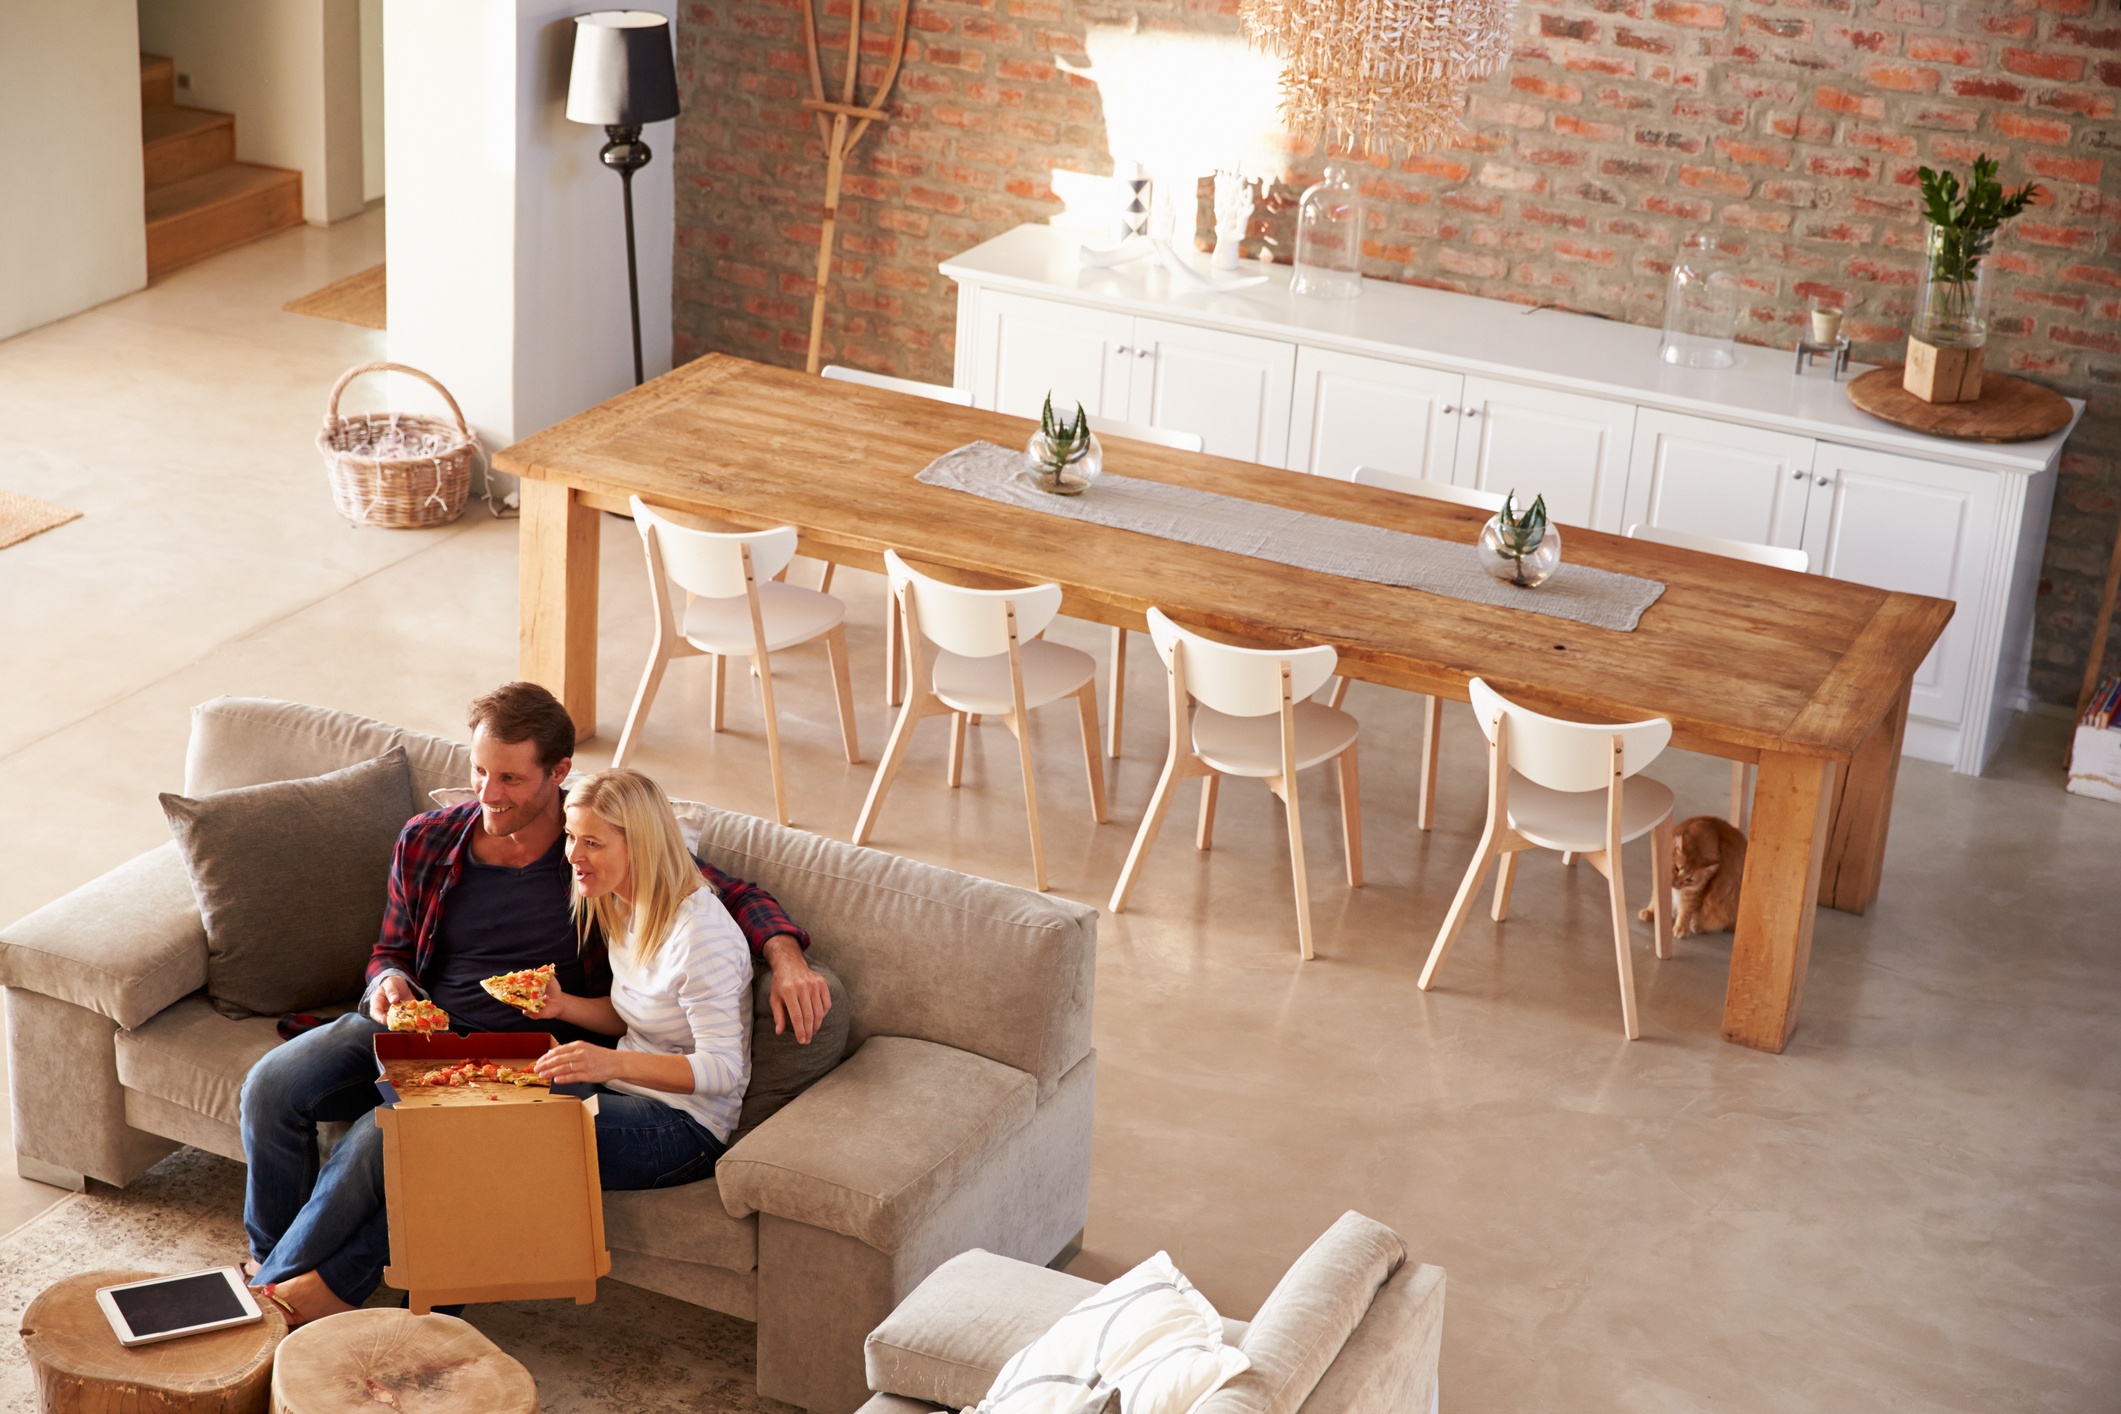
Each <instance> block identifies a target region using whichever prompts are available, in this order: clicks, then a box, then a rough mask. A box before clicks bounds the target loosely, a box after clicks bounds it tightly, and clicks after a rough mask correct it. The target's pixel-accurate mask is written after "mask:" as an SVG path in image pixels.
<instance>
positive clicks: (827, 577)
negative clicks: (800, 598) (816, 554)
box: [817, 560, 839, 594]
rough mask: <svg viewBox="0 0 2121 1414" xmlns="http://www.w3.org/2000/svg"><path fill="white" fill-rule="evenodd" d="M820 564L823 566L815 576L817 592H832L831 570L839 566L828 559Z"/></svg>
mask: <svg viewBox="0 0 2121 1414" xmlns="http://www.w3.org/2000/svg"><path fill="white" fill-rule="evenodd" d="M822 565H823V568H822V569H821V570H820V571H819V573H818V577H817V592H818V593H820V594H830V593H831V592H832V572H833V571H834V570H836V569H838V568H839V566H838V565H836V564H834V563H832V561H830V560H825V561H822Z"/></svg>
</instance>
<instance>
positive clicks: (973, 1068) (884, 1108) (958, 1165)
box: [714, 1036, 1038, 1252]
mask: <svg viewBox="0 0 2121 1414" xmlns="http://www.w3.org/2000/svg"><path fill="white" fill-rule="evenodd" d="M1037 1105H1038V1082H1037V1081H1035V1080H1034V1079H1032V1077H1031V1076H1030V1075H1028V1074H1026V1073H1025V1072H1023V1071H1021V1070H1017V1069H1015V1068H1014V1067H1011V1066H1006V1065H1003V1064H1001V1063H1000V1062H999V1061H991V1060H988V1059H987V1058H986V1057H984V1056H976V1055H973V1054H972V1053H971V1052H970V1051H960V1050H958V1049H956V1048H955V1047H952V1046H939V1045H937V1044H936V1043H935V1042H933V1041H916V1040H913V1039H911V1038H908V1037H905V1036H874V1037H871V1038H870V1039H869V1040H868V1041H867V1042H865V1043H864V1044H863V1046H862V1048H861V1049H860V1050H858V1051H856V1052H855V1053H854V1054H853V1055H852V1056H850V1057H848V1058H847V1060H846V1061H844V1062H842V1063H841V1065H840V1066H839V1068H838V1069H836V1070H834V1071H833V1072H832V1073H831V1074H829V1075H827V1076H826V1077H825V1078H824V1079H822V1080H820V1081H818V1083H817V1084H815V1085H813V1086H811V1087H810V1088H809V1089H808V1090H805V1091H804V1092H803V1093H802V1094H800V1095H798V1096H797V1097H796V1098H795V1099H794V1100H792V1101H791V1102H789V1104H788V1106H787V1107H786V1108H785V1109H783V1110H781V1112H780V1113H779V1114H776V1115H775V1116H774V1117H773V1118H771V1119H769V1120H767V1121H766V1122H765V1123H764V1124H762V1125H760V1126H759V1127H758V1128H757V1129H755V1130H753V1131H752V1132H751V1133H750V1134H749V1135H747V1136H746V1137H745V1138H744V1139H743V1141H742V1142H740V1143H739V1144H737V1145H736V1146H735V1147H734V1148H732V1149H731V1150H730V1151H729V1152H728V1153H727V1154H724V1155H723V1156H722V1160H721V1162H720V1163H719V1164H717V1165H716V1166H715V1171H714V1176H715V1182H716V1184H717V1185H718V1186H719V1187H720V1188H721V1190H722V1204H723V1206H724V1207H726V1208H728V1210H729V1214H730V1216H731V1217H737V1218H742V1217H746V1216H748V1215H749V1214H751V1213H755V1212H757V1213H771V1214H772V1215H774V1216H775V1217H779V1218H786V1219H788V1220H790V1221H792V1222H799V1223H806V1224H808V1225H809V1226H811V1227H818V1228H824V1229H826V1230H828V1231H831V1232H837V1233H840V1234H842V1235H843V1236H847V1237H852V1238H854V1239H856V1240H857V1241H860V1242H865V1243H867V1244H869V1245H870V1246H871V1247H874V1248H876V1249H877V1250H878V1251H880V1252H896V1251H897V1250H898V1249H899V1248H900V1246H901V1245H902V1244H903V1243H904V1241H905V1239H906V1237H907V1236H908V1234H910V1233H911V1232H913V1230H914V1229H915V1228H916V1227H917V1226H918V1225H919V1224H920V1222H921V1220H922V1219H923V1218H925V1217H927V1216H928V1214H930V1213H932V1212H933V1211H935V1209H936V1207H937V1206H938V1205H939V1204H941V1203H942V1201H943V1200H944V1199H945V1198H947V1197H948V1196H949V1195H950V1193H951V1192H952V1190H954V1189H955V1188H956V1187H957V1186H958V1185H959V1184H960V1183H961V1182H962V1181H963V1180H964V1179H965V1177H966V1176H967V1175H969V1174H971V1173H973V1172H976V1171H977V1170H978V1168H979V1166H980V1165H981V1164H982V1163H983V1162H985V1161H986V1159H987V1158H988V1156H989V1155H990V1154H991V1153H992V1152H993V1151H994V1150H995V1149H996V1148H997V1147H998V1146H999V1145H1000V1144H1001V1142H1002V1141H1003V1140H1004V1139H1006V1138H1008V1137H1009V1136H1010V1135H1011V1134H1013V1133H1015V1132H1016V1131H1017V1130H1018V1129H1020V1128H1022V1127H1023V1126H1024V1125H1025V1124H1026V1123H1027V1122H1029V1120H1030V1118H1031V1115H1032V1112H1033V1111H1034V1110H1035V1109H1036V1108H1037Z"/></svg>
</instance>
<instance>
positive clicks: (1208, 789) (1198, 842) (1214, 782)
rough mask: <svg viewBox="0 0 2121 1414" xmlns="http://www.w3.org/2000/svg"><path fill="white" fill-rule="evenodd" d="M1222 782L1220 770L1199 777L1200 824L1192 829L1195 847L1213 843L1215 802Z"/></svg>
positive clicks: (1210, 846) (1212, 845)
mask: <svg viewBox="0 0 2121 1414" xmlns="http://www.w3.org/2000/svg"><path fill="white" fill-rule="evenodd" d="M1222 784H1223V778H1222V775H1221V773H1220V772H1215V771H1211V772H1209V773H1208V774H1207V775H1206V776H1204V777H1202V778H1201V783H1200V824H1199V825H1198V826H1196V827H1195V828H1194V831H1193V844H1194V847H1195V848H1198V849H1212V848H1213V847H1214V845H1215V802H1216V800H1217V799H1218V798H1219V797H1220V796H1221V794H1222Z"/></svg>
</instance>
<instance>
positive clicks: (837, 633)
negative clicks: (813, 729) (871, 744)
mask: <svg viewBox="0 0 2121 1414" xmlns="http://www.w3.org/2000/svg"><path fill="white" fill-rule="evenodd" d="M825 574H826V577H827V578H830V577H831V574H832V561H830V560H827V561H825ZM825 656H826V657H827V658H828V659H830V660H831V662H832V696H833V699H834V700H835V701H836V702H838V703H839V709H840V745H842V746H844V747H845V748H846V749H847V764H848V765H850V766H859V765H861V764H862V743H861V741H860V739H859V738H858V737H857V736H856V734H855V728H854V684H853V683H852V682H851V681H849V680H848V676H847V625H845V624H835V625H834V626H833V629H832V632H830V633H828V634H826V635H825Z"/></svg>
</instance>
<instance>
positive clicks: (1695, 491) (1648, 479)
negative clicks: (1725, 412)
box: [1620, 408, 1813, 548]
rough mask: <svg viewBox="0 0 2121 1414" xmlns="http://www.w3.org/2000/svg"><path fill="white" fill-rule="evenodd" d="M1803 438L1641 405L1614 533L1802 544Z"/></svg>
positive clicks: (1808, 464) (1807, 481)
mask: <svg viewBox="0 0 2121 1414" xmlns="http://www.w3.org/2000/svg"><path fill="white" fill-rule="evenodd" d="M1812 454H1813V444H1812V439H1811V438H1809V437H1793V436H1791V435H1790V434H1789V433H1787V432H1763V431H1761V430H1760V429H1758V428H1754V427H1736V426H1733V425H1732V424H1730V423H1727V422H1713V421H1710V420H1709V419H1708V418H1703V417H1683V416H1681V415H1680V414H1678V413H1670V412H1658V411H1656V410H1654V409H1651V408H1644V409H1642V410H1641V411H1640V412H1638V413H1637V414H1636V415H1635V450H1634V453H1633V455H1632V456H1631V457H1630V459H1629V466H1628V491H1627V507H1626V510H1625V511H1624V512H1623V513H1622V515H1621V518H1620V520H1621V528H1622V529H1623V530H1625V529H1626V528H1627V527H1628V526H1630V525H1637V524H1640V525H1656V526H1663V527H1664V528H1666V529H1669V530H1690V531H1692V532H1694V533H1695V534H1696V535H1719V536H1722V537H1723V538H1724V539H1726V540H1747V541H1751V542H1752V543H1754V544H1756V545H1783V546H1789V547H1792V548H1794V547H1796V546H1798V545H1801V544H1802V543H1804V502H1805V496H1806V494H1807V492H1809V490H1810V489H1811V482H1812Z"/></svg>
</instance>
